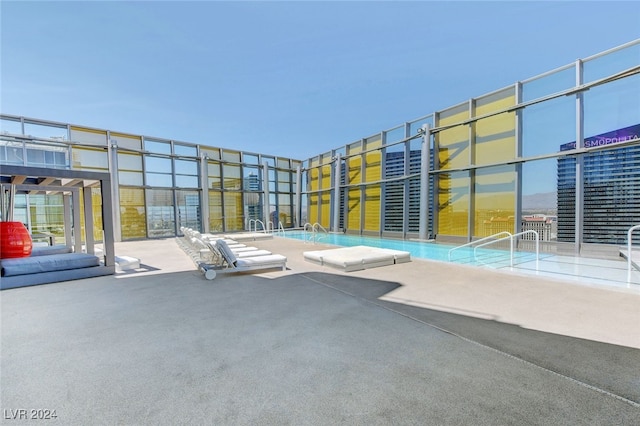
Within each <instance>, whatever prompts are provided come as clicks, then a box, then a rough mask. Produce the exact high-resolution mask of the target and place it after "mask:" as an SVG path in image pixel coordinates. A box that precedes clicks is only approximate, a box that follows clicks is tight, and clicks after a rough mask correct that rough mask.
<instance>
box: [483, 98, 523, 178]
mask: <svg viewBox="0 0 640 426" xmlns="http://www.w3.org/2000/svg"><path fill="white" fill-rule="evenodd" d="M514 104H515V94H514V89H513V88H509V89H506V90H502V91H500V92H497V93H494V94H492V95H489V96H485V97H483V98H480V99H477V100H476V102H475V116H476V117H478V116H482V115H485V114H490V113H492V112H496V111H500V110H503V109H505V108H508V107H510V106H513V105H514ZM515 118H516V115H515V113H513V112H508V113H502V114H498V115H494V116H491V117H487V118H484V119H481V120H478V121H476V123H475V125H474V127H475V140H474V143H475V149H474V153H475V159H474V163H475V164H477V165H483V164H492V163H493V164H495V163H499V162H502V161H509V160H512V159H514V158H515V156H516V135H515V129H516V128H515V125H516V120H515Z"/></svg>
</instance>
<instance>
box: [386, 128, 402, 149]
mask: <svg viewBox="0 0 640 426" xmlns="http://www.w3.org/2000/svg"><path fill="white" fill-rule="evenodd" d="M404 133H405V130H404V126H399V127H396V128H394V129H390V130H387V131H386V132H385V136H384V137H385V144H387V145H388V144H391V143H393V142H398V141H401V140H403V139H404V138H405V134H404Z"/></svg>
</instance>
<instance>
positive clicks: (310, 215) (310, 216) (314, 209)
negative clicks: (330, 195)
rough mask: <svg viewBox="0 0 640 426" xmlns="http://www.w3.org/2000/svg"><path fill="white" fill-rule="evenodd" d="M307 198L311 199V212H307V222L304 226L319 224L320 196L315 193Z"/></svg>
mask: <svg viewBox="0 0 640 426" xmlns="http://www.w3.org/2000/svg"><path fill="white" fill-rule="evenodd" d="M307 198H308V199H309V210H308V211H307V220H306V222H303V223H302V224H303V225H304V224H305V223H307V222H308V223H311V224H314V223H316V222H318V203H319V202H320V196H319V195H318V194H317V193H313V194H309V195H308V196H307ZM303 216H304V212H303Z"/></svg>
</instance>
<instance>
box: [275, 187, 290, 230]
mask: <svg viewBox="0 0 640 426" xmlns="http://www.w3.org/2000/svg"><path fill="white" fill-rule="evenodd" d="M278 216H279V219H280V223H281V224H282V226H283V227H285V228H291V227H292V226H293V206H292V205H291V195H290V194H278Z"/></svg>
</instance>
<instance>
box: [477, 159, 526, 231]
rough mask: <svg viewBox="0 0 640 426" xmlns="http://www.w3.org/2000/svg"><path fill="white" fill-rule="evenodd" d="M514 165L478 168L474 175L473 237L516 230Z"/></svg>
mask: <svg viewBox="0 0 640 426" xmlns="http://www.w3.org/2000/svg"><path fill="white" fill-rule="evenodd" d="M515 178H516V173H515V170H514V166H502V167H492V168H490V169H486V170H478V171H477V172H476V177H475V195H474V197H475V215H474V227H475V232H474V234H475V236H477V237H487V236H489V235H493V234H496V233H498V232H503V231H508V232H514V231H515V229H516V228H515V220H514V218H515V202H516V201H515V190H516V187H515Z"/></svg>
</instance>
